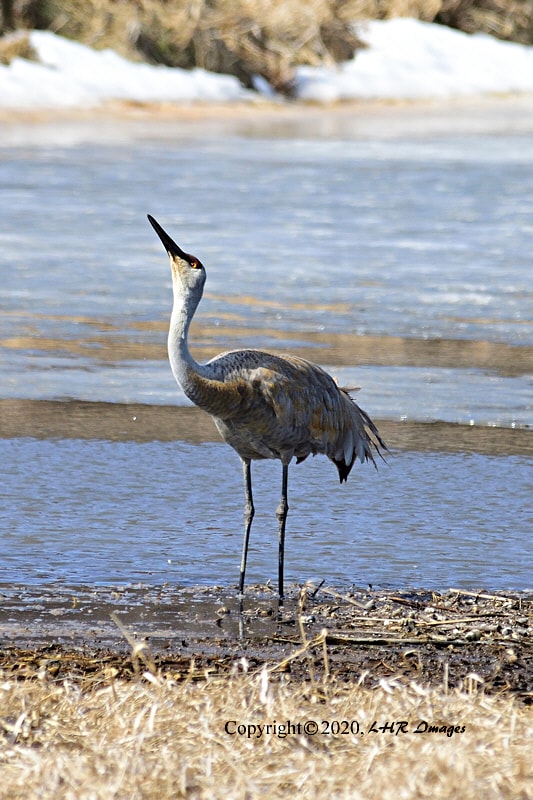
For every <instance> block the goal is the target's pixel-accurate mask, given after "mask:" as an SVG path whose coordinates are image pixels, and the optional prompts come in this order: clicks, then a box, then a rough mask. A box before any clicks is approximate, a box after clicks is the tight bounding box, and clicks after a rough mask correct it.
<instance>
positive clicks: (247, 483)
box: [239, 458, 255, 596]
mask: <svg viewBox="0 0 533 800" xmlns="http://www.w3.org/2000/svg"><path fill="white" fill-rule="evenodd" d="M241 461H242V471H243V476H244V541H243V543H242V557H241V576H240V579H239V594H240V595H241V596H242V595H243V594H244V574H245V572H246V559H247V557H248V541H249V539H250V529H251V527H252V520H253V518H254V513H255V509H254V501H253V497H252V469H251V464H250V459H245V458H243V459H241Z"/></svg>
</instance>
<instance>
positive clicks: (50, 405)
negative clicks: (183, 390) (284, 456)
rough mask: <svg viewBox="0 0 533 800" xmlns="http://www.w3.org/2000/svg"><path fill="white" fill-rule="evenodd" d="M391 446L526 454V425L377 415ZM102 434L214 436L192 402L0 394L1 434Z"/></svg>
mask: <svg viewBox="0 0 533 800" xmlns="http://www.w3.org/2000/svg"><path fill="white" fill-rule="evenodd" d="M376 423H377V424H378V426H379V430H380V431H381V434H382V436H383V438H384V440H385V441H386V442H387V444H388V446H389V448H390V449H391V450H416V451H422V452H455V453H457V452H474V453H482V454H485V455H530V454H531V452H532V450H533V434H532V432H531V430H529V429H528V428H496V427H489V426H482V425H460V424H456V423H447V422H409V421H405V422H394V421H390V420H376ZM21 436H30V437H33V438H37V439H53V438H59V439H106V440H108V441H114V442H116V441H118V442H124V441H135V442H151V441H164V442H168V441H176V440H181V441H186V442H193V443H199V442H212V441H215V442H218V441H220V436H219V434H218V432H217V430H216V428H215V426H214V423H213V421H212V420H211V418H210V417H209V416H208V415H207V414H206V413H205V412H203V411H201V410H199V409H197V408H191V407H188V406H186V407H180V406H154V405H145V404H141V403H96V402H89V401H78V400H70V401H48V400H0V438H13V437H21Z"/></svg>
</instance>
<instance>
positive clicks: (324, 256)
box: [0, 126, 533, 589]
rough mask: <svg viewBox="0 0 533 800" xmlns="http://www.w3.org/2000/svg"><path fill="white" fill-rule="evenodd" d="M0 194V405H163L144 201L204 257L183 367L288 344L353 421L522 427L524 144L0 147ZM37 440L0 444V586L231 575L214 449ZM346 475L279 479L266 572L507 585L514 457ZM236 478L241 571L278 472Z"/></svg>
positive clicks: (229, 519) (419, 455)
mask: <svg viewBox="0 0 533 800" xmlns="http://www.w3.org/2000/svg"><path fill="white" fill-rule="evenodd" d="M452 127H453V126H452ZM0 184H1V186H2V193H3V197H4V198H5V204H4V208H3V214H2V218H1V219H0V246H1V256H0V259H1V261H0V269H1V270H2V276H3V291H2V295H1V298H0V310H1V314H2V317H1V322H0V325H1V328H0V358H1V369H2V387H1V390H0V399H1V398H20V399H25V398H28V399H34V400H45V399H47V400H50V399H62V400H68V399H78V400H90V401H93V402H101V403H104V402H114V403H139V402H141V403H149V404H152V405H153V404H156V405H158V404H161V405H163V404H167V405H168V404H172V403H177V404H183V403H185V402H186V401H185V398H184V397H183V395H182V393H181V391H180V390H179V389H178V388H177V387H176V386H175V384H174V381H173V378H172V375H171V373H170V369H169V366H168V361H167V359H166V353H165V339H166V326H167V319H168V314H169V311H170V305H171V289H170V276H169V270H168V264H167V260H166V256H165V254H164V252H163V250H162V248H161V246H160V243H159V241H158V240H157V239H156V238H155V237H154V234H153V231H152V230H151V229H150V226H149V225H148V223H147V221H146V217H145V214H146V212H150V213H152V214H154V215H155V216H156V217H157V218H158V219H159V220H160V221H161V223H162V224H163V225H164V226H165V227H166V228H167V229H168V230H169V232H170V233H171V235H173V236H174V238H176V240H177V241H178V242H179V243H180V244H181V245H182V246H183V247H184V248H185V249H186V250H189V251H192V252H194V253H195V254H196V255H197V256H198V257H200V258H201V260H202V261H203V262H204V264H205V265H206V268H207V272H208V283H207V292H206V296H205V298H204V301H203V303H202V305H201V307H200V310H199V312H198V320H197V321H196V322H195V325H193V329H192V334H191V335H192V338H193V342H194V343H195V344H196V345H197V347H198V350H197V352H198V355H199V357H210V356H211V355H213V354H214V353H216V352H218V351H220V350H224V349H227V348H228V347H239V346H253V347H270V348H275V349H278V350H282V351H283V350H290V351H293V352H302V353H303V354H304V355H306V356H307V357H312V358H313V359H314V360H316V361H318V362H319V363H321V364H323V365H324V366H326V367H328V368H329V369H330V371H331V372H332V373H333V374H335V375H336V376H338V378H339V381H340V382H341V383H344V384H346V385H349V386H361V387H362V389H361V392H360V393H359V394H358V396H357V401H358V402H360V404H361V405H362V406H363V407H364V408H365V409H366V410H367V411H368V412H369V413H371V414H372V416H374V417H376V418H378V419H385V420H406V421H408V422H409V421H422V422H433V421H444V422H446V423H450V424H452V423H460V424H464V425H476V426H478V425H479V426H485V425H488V426H495V427H498V426H504V427H509V428H520V429H522V432H523V431H524V430H527V429H528V428H529V427H530V426H531V425H532V424H533V412H532V403H531V397H532V393H531V388H532V378H531V374H532V372H533V366H532V358H533V349H532V348H533V291H532V286H531V261H530V254H531V252H532V249H533V248H532V245H533V226H532V223H531V219H532V212H533V134H531V133H528V132H523V131H522V132H520V134H518V133H513V131H512V130H511V131H505V132H500V133H497V134H496V133H491V134H486V135H483V134H479V133H476V134H474V133H470V134H468V135H465V134H454V133H453V131H451V132H449V133H448V134H446V135H444V134H439V135H434V134H431V133H428V134H427V135H425V136H417V137H416V138H407V137H405V136H394V135H392V134H391V131H388V132H387V134H386V135H383V136H381V137H372V138H368V137H365V136H360V135H359V136H350V137H345V138H344V139H342V138H335V137H331V136H324V135H318V134H317V135H316V136H313V135H312V132H308V133H307V134H306V136H299V137H296V138H294V137H292V138H289V137H284V136H282V135H280V132H279V131H278V133H277V135H272V136H270V137H269V138H265V137H263V138H262V137H261V136H258V135H257V133H255V134H254V135H252V136H242V135H240V136H235V135H230V136H224V137H221V138H216V139H215V138H210V137H209V136H203V137H197V138H196V137H189V138H187V137H186V136H181V137H178V138H176V137H172V136H170V134H169V135H168V136H167V137H165V136H164V135H163V136H162V135H161V132H160V131H159V134H158V136H157V137H155V136H154V137H150V135H147V136H145V137H144V138H143V139H142V141H133V140H132V141H127V142H126V143H124V144H118V143H117V144H109V143H107V144H102V143H96V142H91V141H88V142H83V143H77V142H75V143H71V144H63V146H59V145H58V146H53V147H52V146H50V144H49V143H44V144H42V145H41V146H39V145H38V144H36V143H33V144H32V146H29V145H28V146H19V147H17V146H9V147H7V146H6V147H3V148H2V146H1V140H0ZM372 337H374V338H372ZM369 342H371V343H372V344H371V345H369V344H368V343H369ZM365 343H366V344H365ZM417 343H418V344H417ZM39 435H40V434H39V430H38V428H36V430H35V437H36V438H35V439H26V438H24V439H22V438H13V439H4V440H0V450H1V451H2V452H1V454H0V463H1V464H2V465H3V473H4V474H3V478H2V489H1V491H2V495H3V496H4V499H3V509H2V516H1V528H0V537H1V543H2V545H1V546H2V553H3V558H2V568H1V573H2V574H1V576H0V580H2V582H8V583H9V582H14V583H17V582H26V583H28V584H39V583H44V582H49V581H57V580H59V581H64V582H68V583H76V582H80V583H94V584H108V583H124V582H125V583H128V582H146V583H156V584H157V583H162V582H164V581H170V582H175V583H177V584H179V585H190V584H195V583H202V584H205V583H224V584H234V583H235V582H236V579H237V571H238V563H239V554H240V546H241V527H242V497H241V495H242V490H241V485H240V483H241V475H240V468H239V463H238V459H237V457H236V455H235V454H234V453H233V452H232V451H231V450H230V449H229V448H227V447H225V446H224V445H222V444H214V443H212V442H206V443H204V444H201V445H198V444H196V445H192V444H187V443H185V442H180V441H176V442H173V443H163V442H152V443H148V444H138V443H135V442H109V441H107V442H106V441H98V440H92V441H91V440H89V441H81V440H77V439H71V440H68V441H67V440H64V441H62V440H55V439H54V440H52V439H46V438H44V439H43V438H41V439H40V440H39ZM356 472H357V474H356V475H355V476H354V479H353V480H352V479H350V482H349V484H348V486H342V487H339V486H338V484H337V479H336V475H335V470H333V469H332V468H331V465H329V464H328V463H327V462H326V461H325V460H324V459H316V460H314V461H309V462H306V463H305V464H304V465H302V466H300V467H298V468H297V469H296V468H294V469H292V470H291V478H290V480H291V483H290V501H291V511H290V516H289V523H288V527H289V532H288V541H287V577H288V580H302V581H303V580H306V579H319V580H321V579H322V578H326V580H328V581H329V582H337V583H342V584H350V583H351V582H355V583H357V584H359V585H364V584H366V583H372V584H374V585H384V586H405V585H418V586H419V585H424V586H428V587H435V588H445V587H447V586H450V585H456V586H460V587H471V586H485V587H488V588H491V589H498V588H501V589H504V588H515V589H524V588H531V579H530V575H531V573H532V570H531V567H532V566H533V565H532V562H531V558H530V557H529V556H528V552H529V551H528V547H527V542H528V540H529V536H530V534H531V530H532V527H533V526H532V518H531V513H530V505H529V504H528V501H527V498H528V497H530V496H531V488H532V487H531V461H530V459H528V458H527V457H525V456H524V457H522V456H511V455H508V454H507V453H506V452H501V453H500V455H498V456H492V455H480V454H475V453H461V452H455V453H439V452H397V453H395V454H394V457H393V458H392V459H391V460H390V463H389V465H388V466H384V467H383V468H382V469H380V471H379V473H377V474H376V473H375V472H374V470H372V469H371V468H368V467H366V468H360V469H357V470H356ZM255 474H256V476H257V478H256V486H257V490H256V491H257V501H258V502H257V506H258V514H257V518H256V520H255V521H254V532H253V536H252V552H251V554H250V562H249V563H250V566H249V575H248V577H249V580H250V581H264V580H267V579H268V578H274V577H275V572H276V569H275V565H276V552H275V550H276V535H275V514H274V510H275V507H276V505H277V502H278V493H279V465H277V464H260V465H258V466H257V468H256V470H255Z"/></svg>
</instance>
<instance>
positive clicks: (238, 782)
mask: <svg viewBox="0 0 533 800" xmlns="http://www.w3.org/2000/svg"><path fill="white" fill-rule="evenodd" d="M243 665H244V667H245V666H246V663H245V661H241V662H240V663H238V664H236V666H235V674H234V675H233V676H231V677H225V678H220V677H219V678H211V679H210V678H207V679H206V680H200V681H199V680H191V679H190V680H185V681H183V682H180V681H176V680H173V679H172V678H169V677H167V678H164V679H163V678H161V677H158V676H157V675H155V674H153V673H152V672H149V671H148V672H145V673H144V677H140V678H139V680H138V681H136V682H126V681H115V680H113V677H112V676H109V679H108V681H107V682H106V683H102V682H100V681H99V682H98V683H97V684H94V685H93V684H91V682H90V681H89V682H87V683H85V684H84V683H83V681H82V682H80V681H79V680H78V681H74V680H72V681H71V680H66V681H63V682H61V683H60V684H59V685H56V684H55V683H54V682H52V681H51V680H50V679H49V678H48V677H47V675H46V670H45V668H43V669H42V671H41V673H40V674H38V675H36V676H35V678H34V679H32V680H26V681H24V682H17V681H16V680H15V679H13V678H10V679H7V680H4V682H3V683H0V771H1V774H2V782H1V786H0V796H1V797H5V798H8V797H9V798H10V799H11V800H18V798H20V799H21V800H22V798H24V800H30V799H31V798H37V797H38V798H42V800H47V798H54V800H59V798H65V800H67V799H70V798H75V800H84V799H85V798H91V800H100V798H101V799H102V800H104V799H105V800H110V798H128V800H134V799H135V798H143V799H144V800H150V798H157V800H167V798H168V799H170V798H174V799H175V798H181V797H191V798H211V799H215V798H247V800H253V798H256V797H257V798H259V797H263V796H268V797H269V798H271V799H272V800H275V798H286V797H287V796H290V795H291V794H298V795H299V794H300V793H305V797H306V798H315V797H316V798H318V797H320V798H324V797H335V798H348V797H349V798H374V797H376V798H380V799H381V800H387V798H394V800H399V798H404V797H405V798H407V797H409V798H411V797H432V798H434V800H439V799H440V798H449V797H460V798H462V800H470V798H472V799H473V798H479V797H483V798H485V800H491V798H498V800H502V798H521V799H522V800H526V799H527V798H532V797H533V766H532V761H531V752H532V746H533V737H532V725H531V712H530V711H529V710H528V709H527V708H526V707H524V706H521V705H519V704H518V703H516V702H515V701H513V700H512V699H509V698H506V699H502V698H498V697H492V698H489V697H487V696H484V695H483V694H478V693H476V692H475V686H476V681H475V678H471V681H470V686H471V689H472V690H473V693H472V694H467V693H458V692H456V691H454V692H452V693H451V694H446V693H444V692H443V691H437V690H434V689H432V690H426V689H424V688H422V687H420V686H416V685H414V684H411V685H409V686H405V685H402V684H400V683H396V682H395V681H394V680H390V681H388V682H383V681H382V682H380V684H379V685H377V686H376V687H374V688H363V687H362V686H360V685H358V683H357V682H356V681H355V680H354V683H353V684H352V685H350V686H347V685H345V684H336V683H335V682H333V681H332V680H331V679H325V680H324V681H323V682H321V683H320V684H317V683H315V684H313V683H309V684H304V683H297V684H294V683H291V682H288V681H286V680H284V677H283V676H281V677H278V678H275V679H274V676H273V674H272V673H269V671H268V669H267V668H266V667H265V668H263V670H262V671H261V672H260V673H258V674H255V675H250V674H246V673H243V671H242V670H243ZM307 720H315V721H316V722H317V723H318V729H319V732H318V733H317V734H316V735H314V736H311V735H308V734H305V733H303V732H301V733H298V732H291V733H290V734H289V735H286V736H285V735H284V733H285V730H286V729H284V728H283V727H282V726H284V725H285V726H286V725H287V722H288V721H290V722H291V724H292V725H297V724H298V723H300V724H302V725H303V723H304V722H305V721H307ZM323 720H326V721H329V722H330V723H331V722H332V721H338V722H341V723H342V721H344V720H346V721H347V722H348V723H351V722H352V721H357V722H358V723H359V725H360V730H361V731H364V734H362V733H361V732H360V733H357V732H356V726H355V725H354V732H353V733H352V732H348V733H340V732H338V731H337V729H336V728H335V727H334V730H335V732H334V733H329V734H325V733H321V732H320V731H322V729H323V727H324V724H323V722H322V721H323ZM374 721H375V723H376V726H382V725H384V724H385V723H389V724H390V723H391V722H393V721H396V722H405V725H404V728H405V729H406V732H403V731H401V732H399V733H398V734H397V735H396V734H395V733H391V732H390V731H388V730H386V731H385V732H380V731H379V730H378V732H376V733H374V732H371V730H370V729H371V727H372V723H373V722H374ZM226 722H231V724H230V728H229V729H230V731H233V730H235V724H237V725H243V726H245V729H246V730H248V726H250V727H249V730H250V732H251V733H250V736H249V737H248V735H247V734H244V735H239V734H238V733H236V734H234V735H230V734H229V733H227V732H226V731H225V724H226ZM421 722H423V723H428V724H431V725H435V726H437V727H438V728H439V729H442V732H435V733H429V732H425V733H415V730H416V729H417V726H418V727H419V728H424V724H421ZM234 723H235V724H234ZM267 723H270V724H271V725H272V726H273V725H274V723H275V725H276V729H275V732H274V729H272V731H271V732H270V733H266V732H263V733H262V735H261V736H258V728H257V726H258V725H265V724H267ZM253 726H256V728H255V730H254V728H253ZM450 726H454V728H455V730H454V731H453V733H452V735H449V731H450V730H451V727H450ZM456 726H458V727H456ZM341 727H342V726H341ZM463 727H464V731H463ZM396 728H397V726H395V730H396ZM461 731H463V732H461Z"/></svg>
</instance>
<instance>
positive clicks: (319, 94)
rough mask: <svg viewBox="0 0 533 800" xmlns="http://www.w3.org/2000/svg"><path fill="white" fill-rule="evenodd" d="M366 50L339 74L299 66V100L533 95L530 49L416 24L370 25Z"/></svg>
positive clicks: (532, 51) (396, 21) (365, 35)
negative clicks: (508, 94)
mask: <svg viewBox="0 0 533 800" xmlns="http://www.w3.org/2000/svg"><path fill="white" fill-rule="evenodd" d="M362 38H363V39H364V40H365V41H366V42H367V43H368V45H369V47H368V49H367V50H361V51H359V53H357V55H356V57H355V59H353V60H352V61H348V62H346V63H344V64H342V65H341V66H339V68H338V69H337V70H335V71H334V70H327V69H323V68H313V67H301V68H300V69H299V70H298V77H297V85H298V89H297V91H298V96H299V98H300V99H305V100H316V101H320V102H331V101H333V100H346V99H354V98H381V99H421V98H431V97H441V98H442V97H459V96H464V95H476V94H478V95H479V94H487V93H509V92H533V47H526V46H525V45H519V44H513V43H511V42H502V41H499V40H498V39H494V38H493V37H491V36H487V35H485V34H481V33H480V34H474V35H473V36H470V35H469V34H466V33H462V32H461V31H456V30H452V29H451V28H446V27H444V26H442V25H434V24H430V23H428V22H420V21H418V20H414V19H405V18H399V19H391V20H386V21H378V20H376V21H374V22H371V23H369V25H368V27H367V29H366V30H364V31H363V32H362Z"/></svg>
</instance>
